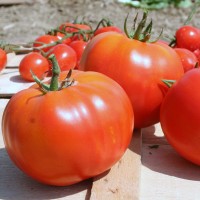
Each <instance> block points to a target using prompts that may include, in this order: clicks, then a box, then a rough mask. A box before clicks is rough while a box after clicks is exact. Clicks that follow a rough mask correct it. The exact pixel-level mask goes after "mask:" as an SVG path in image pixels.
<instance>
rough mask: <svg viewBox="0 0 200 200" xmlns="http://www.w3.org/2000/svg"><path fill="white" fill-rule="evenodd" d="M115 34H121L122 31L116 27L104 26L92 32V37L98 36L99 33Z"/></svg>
mask: <svg viewBox="0 0 200 200" xmlns="http://www.w3.org/2000/svg"><path fill="white" fill-rule="evenodd" d="M110 31H113V32H117V33H121V34H123V31H122V30H121V29H120V28H119V27H117V26H105V27H100V28H98V29H97V30H96V31H95V32H94V36H96V35H98V34H100V33H105V32H110Z"/></svg>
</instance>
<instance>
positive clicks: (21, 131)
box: [2, 71, 133, 186]
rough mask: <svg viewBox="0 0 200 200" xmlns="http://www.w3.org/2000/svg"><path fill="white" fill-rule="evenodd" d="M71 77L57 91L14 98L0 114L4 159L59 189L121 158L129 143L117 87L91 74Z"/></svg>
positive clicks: (128, 112) (129, 124)
mask: <svg viewBox="0 0 200 200" xmlns="http://www.w3.org/2000/svg"><path fill="white" fill-rule="evenodd" d="M63 73H65V77H66V75H67V73H66V72H63ZM71 78H72V79H74V82H73V84H72V85H71V86H68V87H67V88H64V89H61V90H58V91H49V92H47V93H46V94H44V93H43V92H42V91H41V90H39V89H38V88H28V89H25V90H22V91H20V92H18V93H16V94H15V95H14V96H13V97H12V98H11V99H10V101H9V102H8V104H7V106H6V108H5V111H4V114H3V118H2V133H3V138H4V143H5V148H6V150H7V152H8V155H9V156H10V158H11V159H12V161H13V162H14V163H15V164H16V165H17V166H18V167H19V168H20V169H21V170H22V171H23V172H25V173H26V174H27V175H29V176H31V177H32V178H33V179H35V180H37V181H39V182H41V183H45V184H50V185H56V186H65V185H70V184H74V183H77V182H79V181H82V180H85V179H88V178H90V177H93V176H96V175H98V174H100V173H102V172H104V171H106V170H108V169H109V168H110V167H111V166H112V165H113V164H115V163H116V162H117V161H118V160H119V159H120V158H121V157H122V155H123V154H124V152H125V150H126V149H127V147H128V145H129V143H130V140H131V138H132V131H133V110H132V106H131V103H130V100H129V98H128V96H127V95H126V93H125V92H124V90H123V89H122V88H121V87H120V86H119V84H117V83H116V82H115V81H113V80H112V79H110V78H109V77H106V76H105V75H103V74H100V73H96V72H82V71H76V73H72V77H71ZM113 99H115V100H114V101H113ZM22 113H23V117H19V116H21V115H22Z"/></svg>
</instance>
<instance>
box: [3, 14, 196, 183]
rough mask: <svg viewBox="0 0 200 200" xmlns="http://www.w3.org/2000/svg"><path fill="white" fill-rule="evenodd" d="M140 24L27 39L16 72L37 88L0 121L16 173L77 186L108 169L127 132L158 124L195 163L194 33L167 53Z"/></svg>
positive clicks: (183, 33)
mask: <svg viewBox="0 0 200 200" xmlns="http://www.w3.org/2000/svg"><path fill="white" fill-rule="evenodd" d="M136 21H137V18H135V20H134V23H136ZM146 22H147V12H144V14H143V17H142V20H141V21H140V22H139V23H138V26H136V24H134V25H133V29H132V30H131V31H128V30H127V25H126V23H127V19H126V20H125V25H124V28H125V29H124V31H122V30H121V29H120V28H119V27H117V26H114V25H112V24H110V22H109V21H106V20H105V19H104V20H102V21H100V23H99V24H98V25H97V27H96V28H95V29H93V28H92V27H91V26H90V25H88V24H83V23H77V22H76V23H69V22H66V23H63V24H61V25H60V26H59V27H58V28H57V29H55V30H53V31H52V32H49V33H48V34H45V35H42V36H39V37H38V38H37V39H35V41H34V42H33V46H32V51H31V52H30V53H28V54H27V55H26V56H25V57H24V58H23V59H22V61H21V62H20V64H19V72H20V75H21V77H22V78H23V79H25V80H27V81H36V82H37V84H34V85H33V86H32V87H30V88H28V89H26V90H22V91H20V92H18V93H17V94H15V95H14V96H13V97H12V98H11V100H10V101H9V103H8V104H7V106H6V108H5V111H4V114H3V119H2V132H3V138H4V142H5V147H6V150H7V152H8V154H9V156H10V158H11V159H12V160H13V162H14V163H15V164H16V165H17V166H18V167H19V168H20V169H21V170H23V171H24V172H25V173H26V174H28V175H29V176H31V177H32V178H34V179H36V180H38V181H40V182H42V183H45V184H50V185H59V186H61V185H70V184H74V183H77V182H79V181H82V180H84V179H87V178H90V177H93V176H95V175H98V174H100V173H102V172H104V171H105V170H107V169H109V168H110V167H112V165H113V164H114V163H116V162H117V161H118V160H119V159H120V158H121V157H122V155H123V154H124V152H125V151H126V149H127V148H128V145H129V143H130V141H131V138H132V132H133V129H134V128H144V127H147V126H150V125H154V124H155V123H157V122H160V123H161V126H162V128H163V131H164V133H165V135H166V137H167V139H168V140H169V142H170V143H171V144H172V145H173V146H174V148H175V149H177V151H178V152H180V154H181V155H183V156H184V157H185V158H187V159H189V160H191V161H192V162H194V163H196V164H200V159H199V157H198V155H199V153H200V148H199V147H198V140H199V138H200V137H199V136H200V125H199V124H198V121H199V119H200V115H199V113H200V106H199V101H200V95H199V93H198V92H196V91H197V89H198V85H199V84H200V82H199V81H200V71H199V69H198V68H197V67H198V59H199V58H200V44H198V43H199V41H200V40H199V39H198V37H200V36H199V35H198V34H199V32H200V31H198V29H194V30H193V29H192V30H193V31H194V32H193V34H190V32H189V26H184V27H181V28H180V29H179V30H177V33H176V43H175V45H173V46H170V45H168V44H166V42H163V41H161V40H159V38H158V39H156V40H154V41H152V40H151V37H150V36H151V30H152V23H151V22H150V23H149V24H148V25H146ZM101 25H103V26H101ZM187 34H189V35H193V40H192V38H189V35H187ZM183 38H185V39H183ZM186 38H187V39H186ZM187 42H189V43H187ZM2 51H3V50H2ZM3 52H4V51H3ZM1 55H3V53H1V52H0V56H1ZM5 55H6V54H5ZM0 60H1V61H2V64H1V63H0V69H1V66H5V62H3V61H5V60H4V59H0ZM194 68H196V69H194ZM186 72H187V73H186ZM45 76H50V77H51V79H50V80H49V81H48V82H45V83H44V82H43V81H42V79H43V78H44V77H45ZM172 82H176V83H175V84H174V85H173V86H172V87H168V85H169V84H171V83H172ZM21 113H23V118H20V117H19V116H20V115H21ZM189 134H192V135H189Z"/></svg>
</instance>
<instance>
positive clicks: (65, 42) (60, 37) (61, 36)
mask: <svg viewBox="0 0 200 200" xmlns="http://www.w3.org/2000/svg"><path fill="white" fill-rule="evenodd" d="M56 37H57V38H58V39H59V40H61V39H62V38H63V37H65V34H63V33H60V32H57V34H56ZM70 42H71V38H70V37H69V38H66V39H64V40H63V41H62V43H63V44H67V45H68V44H69V43H70Z"/></svg>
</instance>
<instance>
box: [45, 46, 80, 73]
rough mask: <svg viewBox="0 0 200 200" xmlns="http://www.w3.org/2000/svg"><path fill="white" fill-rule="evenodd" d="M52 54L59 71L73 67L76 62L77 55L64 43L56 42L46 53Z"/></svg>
mask: <svg viewBox="0 0 200 200" xmlns="http://www.w3.org/2000/svg"><path fill="white" fill-rule="evenodd" d="M52 54H54V55H55V56H56V59H57V61H58V63H59V66H60V69H61V71H64V70H69V69H74V67H75V66H76V63H77V55H76V52H75V51H74V49H72V48H71V47H70V46H68V45H66V44H58V45H56V46H55V47H53V48H52V49H51V50H50V51H49V54H48V55H52Z"/></svg>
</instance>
